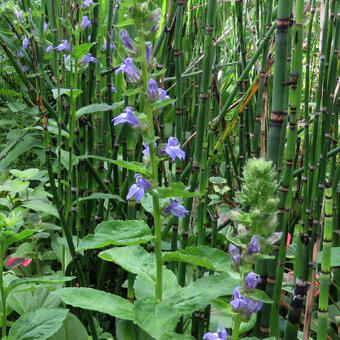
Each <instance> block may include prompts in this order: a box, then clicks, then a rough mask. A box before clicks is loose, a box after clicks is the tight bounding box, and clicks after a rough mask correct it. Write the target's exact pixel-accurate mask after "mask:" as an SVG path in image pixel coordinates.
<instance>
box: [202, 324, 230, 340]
mask: <svg viewBox="0 0 340 340" xmlns="http://www.w3.org/2000/svg"><path fill="white" fill-rule="evenodd" d="M227 336H228V333H227V331H226V330H225V328H222V327H218V329H217V332H214V333H213V332H208V333H205V334H204V335H203V340H226V339H227Z"/></svg>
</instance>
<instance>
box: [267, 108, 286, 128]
mask: <svg viewBox="0 0 340 340" xmlns="http://www.w3.org/2000/svg"><path fill="white" fill-rule="evenodd" d="M284 115H285V113H284V111H277V112H275V111H272V114H271V117H270V122H271V124H272V125H273V126H276V127H278V128H280V127H281V125H282V120H283V116H284Z"/></svg>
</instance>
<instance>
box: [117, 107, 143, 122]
mask: <svg viewBox="0 0 340 340" xmlns="http://www.w3.org/2000/svg"><path fill="white" fill-rule="evenodd" d="M112 121H113V125H114V126H116V125H118V124H123V123H128V124H130V125H132V126H134V125H138V124H139V123H140V121H139V119H137V118H136V117H135V116H134V114H133V112H132V106H127V107H126V108H125V109H124V112H122V113H121V114H120V115H118V116H117V117H115V118H113V119H112Z"/></svg>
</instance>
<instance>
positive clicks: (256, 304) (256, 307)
mask: <svg viewBox="0 0 340 340" xmlns="http://www.w3.org/2000/svg"><path fill="white" fill-rule="evenodd" d="M262 306H263V302H261V301H256V300H252V299H249V298H248V299H247V309H246V311H245V312H244V314H243V316H244V317H248V316H249V315H250V314H251V313H257V312H259V311H260V310H261V308H262Z"/></svg>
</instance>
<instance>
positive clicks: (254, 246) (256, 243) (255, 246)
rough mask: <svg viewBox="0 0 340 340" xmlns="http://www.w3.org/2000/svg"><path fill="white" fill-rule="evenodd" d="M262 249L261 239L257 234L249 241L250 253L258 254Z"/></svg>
mask: <svg viewBox="0 0 340 340" xmlns="http://www.w3.org/2000/svg"><path fill="white" fill-rule="evenodd" d="M259 251H260V240H259V238H258V237H256V236H255V235H254V236H253V237H252V238H251V240H250V242H249V248H248V254H257V253H258V252H259Z"/></svg>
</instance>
